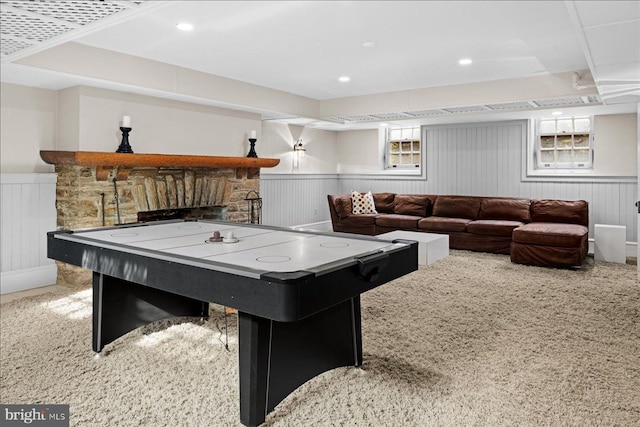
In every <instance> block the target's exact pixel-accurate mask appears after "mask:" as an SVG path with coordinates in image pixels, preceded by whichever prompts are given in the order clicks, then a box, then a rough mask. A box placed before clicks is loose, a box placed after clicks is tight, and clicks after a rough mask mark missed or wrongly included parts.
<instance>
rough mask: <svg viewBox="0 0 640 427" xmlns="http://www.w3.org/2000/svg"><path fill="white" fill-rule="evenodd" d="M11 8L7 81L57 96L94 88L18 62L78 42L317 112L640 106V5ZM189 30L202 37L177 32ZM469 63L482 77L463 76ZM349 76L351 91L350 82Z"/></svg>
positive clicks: (5, 35)
mask: <svg viewBox="0 0 640 427" xmlns="http://www.w3.org/2000/svg"><path fill="white" fill-rule="evenodd" d="M0 8H1V9H0V11H1V13H2V22H1V24H2V30H1V36H2V81H3V82H4V81H6V82H10V83H17V84H26V85H32V86H39V87H45V88H49V89H62V88H65V87H69V86H74V85H77V84H86V79H83V76H70V75H60V74H55V73H52V72H47V71H45V70H43V69H32V68H26V67H24V66H17V65H15V61H17V60H19V59H21V58H24V57H26V56H28V55H31V54H33V53H37V52H39V51H42V50H43V49H48V48H51V47H53V46H56V45H58V44H60V43H64V42H68V41H74V42H77V43H81V44H85V45H89V46H93V47H98V48H103V49H108V50H113V51H117V52H121V53H126V54H130V55H134V56H140V57H144V58H147V59H152V60H155V61H160V62H165V63H169V64H175V65H179V66H181V67H185V68H191V69H194V70H198V71H202V72H206V73H210V74H213V75H218V76H224V77H228V78H232V79H237V80H240V81H244V82H248V83H252V84H257V85H261V86H266V87H269V88H273V89H277V90H281V91H285V92H289V93H293V94H296V95H301V96H305V97H309V98H313V99H317V100H330V99H335V98H343V97H349V96H360V95H368V94H379V93H386V92H392V91H399V90H410V89H420V88H431V87H438V86H449V85H460V84H464V83H474V82H485V81H491V80H502V79H512V78H522V77H530V76H540V75H549V74H554V73H560V72H566V71H575V70H584V69H588V70H590V71H591V74H592V76H593V78H594V80H595V82H596V84H597V90H598V93H599V94H600V96H601V99H602V100H603V103H604V104H619V103H629V104H637V103H638V102H640V1H566V2H563V1H171V2H159V1H153V2H144V1H137V2H128V1H101V2H96V1H73V0H67V1H57V2H56V1H2V2H0ZM182 21H187V22H190V23H192V24H193V25H194V27H195V28H194V30H193V31H191V32H181V31H179V30H177V29H176V24H177V23H178V22H182ZM365 42H373V43H374V44H375V46H373V47H364V46H363V43H365ZM465 57H468V58H471V59H473V64H472V65H469V66H460V65H458V60H459V59H461V58H465ZM342 75H347V76H349V77H350V78H351V81H350V82H348V83H341V82H339V81H338V77H339V76H342ZM109 83H110V82H93V85H98V86H100V85H103V86H104V85H107V84H109ZM111 84H113V82H111ZM579 84H583V82H582V81H580V82H579ZM585 84H588V83H585ZM591 84H593V82H591ZM128 90H135V88H128ZM480 102H481V101H480Z"/></svg>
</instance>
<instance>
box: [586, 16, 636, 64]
mask: <svg viewBox="0 0 640 427" xmlns="http://www.w3.org/2000/svg"><path fill="white" fill-rule="evenodd" d="M584 32H585V36H586V39H587V42H588V43H589V47H590V50H591V56H592V58H593V62H594V64H595V65H596V66H603V65H611V64H625V63H633V62H639V61H640V21H629V22H624V23H621V24H615V25H605V26H601V27H592V28H585V30H584Z"/></svg>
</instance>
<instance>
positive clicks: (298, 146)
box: [293, 139, 307, 159]
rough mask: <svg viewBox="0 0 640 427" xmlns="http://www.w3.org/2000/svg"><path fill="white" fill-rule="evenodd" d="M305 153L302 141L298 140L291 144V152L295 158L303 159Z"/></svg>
mask: <svg viewBox="0 0 640 427" xmlns="http://www.w3.org/2000/svg"><path fill="white" fill-rule="evenodd" d="M305 151H307V149H306V148H304V147H303V146H302V139H299V140H298V142H296V143H295V144H293V152H294V153H295V156H296V158H298V159H301V158H303V157H304V152H305Z"/></svg>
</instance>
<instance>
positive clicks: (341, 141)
mask: <svg viewBox="0 0 640 427" xmlns="http://www.w3.org/2000/svg"><path fill="white" fill-rule="evenodd" d="M337 143H338V173H341V174H354V173H355V174H357V173H362V174H369V173H377V172H380V170H381V165H380V155H379V149H378V130H377V129H366V130H354V131H346V132H339V133H338V139H337Z"/></svg>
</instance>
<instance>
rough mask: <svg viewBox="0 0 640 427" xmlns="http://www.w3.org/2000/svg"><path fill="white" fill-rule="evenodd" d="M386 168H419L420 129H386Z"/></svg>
mask: <svg viewBox="0 0 640 427" xmlns="http://www.w3.org/2000/svg"><path fill="white" fill-rule="evenodd" d="M386 140H387V141H386V146H387V149H386V158H387V162H386V163H387V168H389V169H390V168H419V167H420V159H421V153H422V143H421V141H420V127H419V126H418V127H411V128H399V129H387V138H386Z"/></svg>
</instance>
